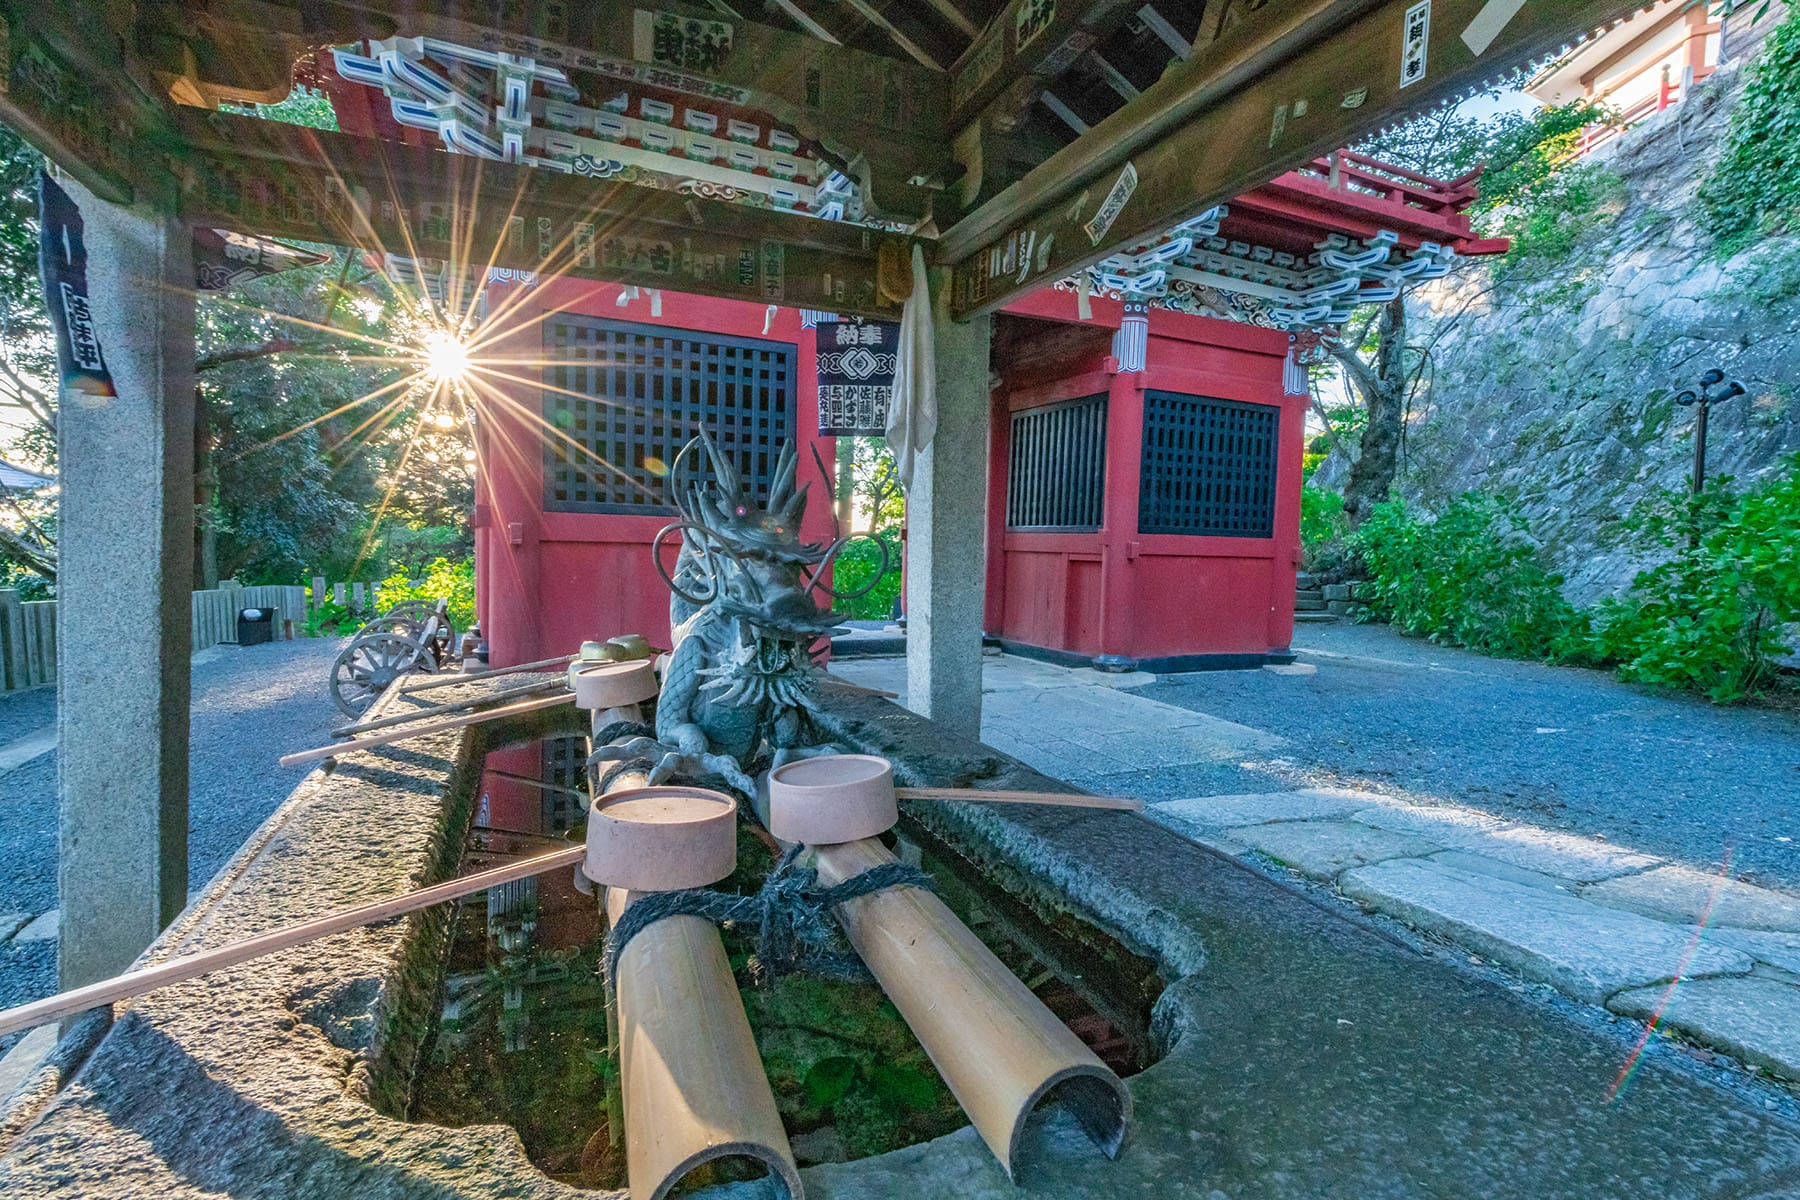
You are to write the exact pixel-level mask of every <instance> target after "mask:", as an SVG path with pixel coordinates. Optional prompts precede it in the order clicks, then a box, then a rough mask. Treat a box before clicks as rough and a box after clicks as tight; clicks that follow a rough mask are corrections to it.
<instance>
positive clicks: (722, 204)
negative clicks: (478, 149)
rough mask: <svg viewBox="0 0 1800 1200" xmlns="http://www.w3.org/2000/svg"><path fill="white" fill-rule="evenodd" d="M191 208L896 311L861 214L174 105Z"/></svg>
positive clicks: (779, 298) (470, 260)
mask: <svg viewBox="0 0 1800 1200" xmlns="http://www.w3.org/2000/svg"><path fill="white" fill-rule="evenodd" d="M176 120H177V125H178V126H179V128H180V129H181V130H182V132H183V133H184V135H185V136H186V138H187V140H188V142H189V144H190V149H189V150H188V151H187V152H186V153H185V155H184V156H183V159H182V164H181V165H182V167H183V170H184V176H183V180H182V186H181V198H180V212H181V215H182V217H183V219H185V220H186V221H187V222H188V223H189V224H192V225H208V226H213V227H217V228H220V229H230V230H235V231H238V232H242V233H261V234H265V235H269V236H274V237H293V238H301V239H306V240H311V241H320V242H327V243H331V244H334V245H346V246H357V247H360V248H362V249H365V250H369V251H373V252H377V253H380V252H384V251H385V252H390V253H394V254H398V255H403V256H406V257H410V258H434V259H442V260H446V261H448V262H451V263H454V264H458V265H460V266H464V267H470V268H473V269H475V270H482V269H485V268H486V267H500V268H508V269H513V270H528V271H539V272H542V273H549V274H563V275H572V276H575V277H578V278H586V279H604V280H608V281H613V282H619V283H629V284H638V285H640V286H645V287H655V288H670V289H673V290H678V291H685V292H694V293H697V294H700V295H709V296H722V297H725V298H728V299H738V300H750V301H754V302H757V303H766V304H786V305H795V306H804V307H808V308H823V309H830V310H834V311H842V312H849V313H859V314H864V315H869V316H882V315H886V316H890V317H891V316H893V315H894V314H896V313H897V312H898V305H897V304H895V303H893V302H891V301H887V302H884V301H883V299H882V297H881V292H880V290H879V289H878V288H877V286H876V270H877V258H878V255H879V253H880V250H881V247H882V245H883V244H889V245H890V246H891V249H890V255H898V256H899V257H898V258H896V261H900V260H902V259H903V258H904V253H905V247H906V244H907V243H906V239H904V238H902V237H898V236H896V235H890V234H884V233H881V232H879V231H876V230H873V229H868V228H865V227H862V226H857V225H848V224H843V223H839V222H834V221H821V220H816V219H814V218H811V217H806V216H801V215H799V214H796V213H784V212H778V211H774V210H770V209H760V208H751V207H748V206H745V205H741V204H733V203H730V202H727V201H722V200H711V199H707V198H705V197H703V196H694V195H685V194H682V193H680V192H672V191H660V190H657V189H653V188H645V187H640V186H637V185H635V184H628V183H620V182H603V181H595V180H589V179H582V178H579V177H576V176H572V175H562V174H559V173H556V172H552V171H545V170H541V169H538V168H533V167H524V166H518V165H515V164H510V163H496V162H488V161H484V160H481V159H476V158H470V157H464V156H460V155H452V154H448V153H445V152H442V151H437V150H429V149H424V148H419V147H412V146H405V145H402V144H400V143H398V142H388V141H382V140H379V139H375V138H362V137H353V136H350V135H347V134H341V133H332V132H328V131H324V130H316V129H307V128H303V127H300V126H294V125H284V124H279V123H277V122H272V121H263V120H259V119H257V118H254V117H243V116H236V115H233V114H229V113H201V112H199V111H198V110H190V111H186V112H183V113H178V114H176Z"/></svg>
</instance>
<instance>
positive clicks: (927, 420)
mask: <svg viewBox="0 0 1800 1200" xmlns="http://www.w3.org/2000/svg"><path fill="white" fill-rule="evenodd" d="M912 283H913V286H912V295H910V296H908V297H907V298H906V304H905V305H904V306H903V307H902V308H901V309H900V345H899V348H898V351H897V353H896V354H895V362H894V392H893V396H892V397H891V398H890V399H889V401H888V416H887V441H888V448H889V449H891V450H892V451H893V452H894V473H895V475H896V476H898V478H899V480H900V486H901V487H902V488H903V489H904V490H905V491H906V492H907V494H909V495H910V494H911V493H912V482H913V465H914V463H915V462H917V460H918V455H919V452H920V451H921V450H923V449H925V447H927V446H929V445H930V444H931V439H932V436H933V435H935V434H936V433H937V360H936V354H935V352H934V350H933V345H932V336H931V280H930V279H929V278H928V277H927V276H926V274H925V251H924V250H922V249H921V248H920V247H919V246H918V245H917V244H916V243H915V244H914V245H913V252H912Z"/></svg>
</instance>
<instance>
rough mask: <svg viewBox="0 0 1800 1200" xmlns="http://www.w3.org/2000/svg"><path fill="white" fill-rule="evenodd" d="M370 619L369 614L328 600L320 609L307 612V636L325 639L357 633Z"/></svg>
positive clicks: (311, 609) (310, 609)
mask: <svg viewBox="0 0 1800 1200" xmlns="http://www.w3.org/2000/svg"><path fill="white" fill-rule="evenodd" d="M368 619H369V618H368V615H367V614H365V613H363V612H361V611H359V610H357V609H355V608H353V607H351V606H350V605H348V604H339V603H338V602H337V601H335V600H327V601H325V602H324V603H322V604H320V605H319V606H318V607H316V608H309V609H308V610H307V613H306V636H307V637H324V636H326V635H327V634H350V633H355V632H356V631H357V630H358V629H360V628H361V627H362V625H363V623H364V622H366V621H367V620H368Z"/></svg>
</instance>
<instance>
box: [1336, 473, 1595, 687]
mask: <svg viewBox="0 0 1800 1200" xmlns="http://www.w3.org/2000/svg"><path fill="white" fill-rule="evenodd" d="M1524 534H1525V522H1524V520H1523V519H1522V518H1521V517H1520V516H1519V515H1518V514H1517V513H1516V512H1514V511H1513V510H1512V509H1510V508H1508V507H1507V506H1506V505H1504V504H1502V503H1501V502H1500V501H1499V500H1497V499H1495V498H1494V497H1492V496H1485V495H1482V494H1480V493H1475V492H1471V493H1469V494H1468V495H1465V496H1463V497H1462V498H1461V499H1459V500H1457V501H1456V502H1455V503H1454V504H1452V505H1451V506H1450V507H1449V508H1447V509H1445V510H1444V512H1443V513H1442V514H1441V515H1439V516H1438V517H1437V518H1436V519H1435V520H1430V519H1424V518H1421V517H1418V516H1415V515H1414V514H1413V513H1411V512H1409V511H1408V510H1407V508H1406V506H1405V504H1404V503H1403V502H1401V501H1399V500H1392V501H1388V502H1387V503H1385V504H1378V505H1376V506H1375V508H1374V510H1373V511H1372V512H1371V513H1370V514H1369V516H1368V518H1367V519H1366V520H1365V521H1364V522H1363V523H1362V525H1361V526H1360V527H1359V528H1358V529H1357V530H1356V532H1355V533H1354V534H1352V535H1351V536H1350V538H1349V543H1350V546H1351V548H1352V549H1353V550H1354V551H1355V552H1356V553H1357V554H1358V555H1359V557H1360V558H1361V559H1362V562H1363V564H1364V566H1365V567H1366V569H1367V571H1368V573H1369V581H1368V582H1367V583H1365V584H1364V585H1363V587H1362V589H1361V590H1360V591H1359V592H1358V598H1359V599H1362V600H1364V601H1365V602H1366V603H1367V604H1368V605H1369V611H1370V615H1371V616H1373V617H1378V618H1381V619H1385V620H1387V621H1389V622H1391V623H1392V624H1393V625H1394V626H1395V628H1397V629H1399V630H1400V631H1401V632H1402V633H1408V634H1412V635H1414V636H1422V637H1428V638H1430V639H1431V640H1432V641H1434V642H1440V643H1443V644H1446V645H1451V646H1465V647H1467V648H1469V649H1471V650H1479V651H1481V652H1482V653H1484V654H1493V655H1497V656H1500V657H1504V658H1538V659H1545V660H1548V661H1551V662H1581V661H1589V660H1590V659H1591V649H1590V645H1591V642H1590V636H1589V630H1588V622H1587V618H1586V617H1585V616H1584V615H1583V614H1582V613H1581V612H1580V611H1579V610H1578V609H1576V608H1575V607H1574V606H1573V605H1572V604H1570V603H1569V602H1568V601H1567V600H1565V599H1564V598H1563V595H1562V590H1561V589H1562V578H1561V577H1560V576H1558V575H1555V574H1552V573H1551V572H1549V571H1547V570H1545V569H1544V567H1543V566H1542V565H1541V564H1540V563H1539V562H1538V559H1537V551H1536V548H1535V546H1533V545H1532V544H1531V543H1530V542H1529V540H1528V539H1527V538H1526V537H1525V536H1524Z"/></svg>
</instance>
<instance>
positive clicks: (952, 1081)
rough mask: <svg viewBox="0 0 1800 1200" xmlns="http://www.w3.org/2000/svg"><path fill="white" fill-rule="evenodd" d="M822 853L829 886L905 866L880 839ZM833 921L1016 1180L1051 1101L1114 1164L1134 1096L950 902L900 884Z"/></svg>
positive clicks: (823, 878) (818, 855)
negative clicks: (1031, 1133)
mask: <svg viewBox="0 0 1800 1200" xmlns="http://www.w3.org/2000/svg"><path fill="white" fill-rule="evenodd" d="M814 853H815V865H816V866H817V868H818V871H819V879H820V882H822V883H825V884H827V885H832V884H838V883H842V882H843V881H844V880H846V879H851V878H854V877H855V876H857V875H861V874H862V873H863V872H865V871H868V870H872V869H873V868H875V867H878V866H881V865H883V864H885V863H891V862H895V861H897V860H896V859H895V858H894V856H893V854H891V853H889V851H888V850H887V849H886V847H884V846H882V844H881V843H880V842H878V841H876V840H874V839H873V838H868V839H865V840H863V841H859V842H845V843H842V844H839V845H827V846H818V847H815V848H814ZM837 917H838V920H839V921H840V922H841V923H842V925H843V927H844V932H845V933H846V934H847V935H848V936H849V938H850V944H851V945H852V946H853V947H855V949H856V952H857V954H859V955H861V956H862V960H863V962H864V963H866V964H867V965H868V968H869V970H870V971H871V972H872V973H873V974H874V976H875V978H876V980H877V982H879V983H880V984H881V987H882V990H883V991H885V992H886V993H887V995H888V998H889V999H890V1000H892V1001H893V1002H894V1006H895V1007H896V1008H898V1009H899V1010H900V1015H901V1016H903V1017H905V1018H906V1023H907V1024H908V1025H910V1026H911V1027H912V1031H913V1034H914V1036H916V1037H917V1038H918V1039H919V1044H920V1045H922V1046H923V1047H924V1048H925V1052H926V1053H927V1054H928V1055H930V1057H931V1061H932V1063H933V1064H934V1065H935V1066H936V1067H937V1069H938V1073H939V1074H941V1075H942V1076H943V1077H944V1082H945V1083H947V1084H948V1085H949V1087H950V1091H951V1092H952V1094H954V1095H955V1096H956V1099H957V1103H959V1104H961V1105H962V1108H963V1111H964V1112H965V1113H967V1114H968V1117H969V1121H970V1123H972V1124H973V1125H974V1126H975V1129H976V1132H978V1133H980V1134H981V1137H982V1140H983V1141H985V1142H986V1143H987V1144H988V1148H989V1149H990V1150H992V1151H993V1152H994V1157H995V1158H997V1159H999V1160H1000V1165H1001V1166H1002V1167H1004V1168H1005V1169H1006V1173H1007V1176H1008V1178H1012V1177H1013V1176H1014V1163H1015V1158H1016V1156H1017V1154H1018V1150H1019V1143H1020V1139H1021V1135H1022V1134H1023V1133H1024V1131H1025V1126H1026V1122H1027V1119H1028V1118H1029V1117H1030V1116H1031V1114H1032V1113H1033V1112H1034V1111H1035V1110H1036V1109H1037V1108H1039V1107H1040V1106H1041V1105H1042V1104H1043V1103H1044V1102H1045V1101H1052V1102H1061V1103H1063V1104H1065V1105H1067V1106H1068V1107H1069V1108H1070V1109H1071V1110H1072V1111H1073V1112H1074V1114H1075V1116H1076V1118H1077V1119H1078V1120H1079V1121H1080V1122H1081V1125H1082V1127H1083V1128H1084V1129H1085V1130H1086V1131H1087V1134H1088V1136H1089V1137H1091V1138H1092V1139H1093V1140H1094V1142H1095V1143H1096V1144H1097V1145H1098V1146H1099V1147H1100V1149H1101V1150H1102V1151H1103V1152H1104V1153H1105V1154H1106V1155H1107V1157H1109V1158H1116V1157H1117V1156H1118V1153H1119V1150H1120V1149H1121V1147H1122V1146H1123V1145H1124V1141H1125V1131H1126V1127H1127V1125H1128V1124H1129V1122H1130V1120H1131V1093H1130V1092H1129V1091H1127V1090H1126V1088H1125V1085H1124V1083H1123V1082H1122V1081H1121V1080H1120V1079H1119V1077H1118V1076H1117V1075H1115V1074H1113V1072H1112V1071H1110V1070H1108V1069H1107V1067H1106V1065H1105V1064H1104V1063H1102V1062H1101V1061H1100V1059H1099V1058H1098V1057H1097V1056H1096V1055H1095V1054H1094V1052H1093V1051H1091V1050H1089V1049H1088V1048H1087V1046H1086V1045H1084V1044H1083V1043H1082V1041H1081V1039H1080V1038H1078V1037H1076V1036H1075V1035H1074V1034H1073V1033H1071V1032H1069V1030H1068V1028H1067V1027H1065V1026H1064V1025H1063V1024H1062V1022H1060V1021H1058V1020H1057V1019H1056V1017H1055V1015H1054V1014H1052V1013H1051V1012H1050V1010H1049V1009H1048V1008H1046V1007H1044V1003H1043V1001H1041V1000H1039V999H1038V998H1037V997H1036V996H1034V995H1033V994H1032V993H1031V990H1030V989H1029V988H1027V987H1026V986H1025V985H1024V984H1023V983H1021V982H1020V981H1019V979H1018V977H1016V976H1015V975H1013V973H1012V972H1011V971H1009V970H1007V968H1006V965H1005V964H1004V963H1002V962H1001V961H1000V960H999V959H998V958H996V957H995V956H994V953H993V951H991V950H989V949H988V948H987V947H986V946H985V945H983V944H982V942H981V940H980V939H979V938H977V937H976V936H975V935H974V934H973V933H971V932H970V931H969V928H968V926H966V925H964V924H963V923H962V922H961V921H960V920H958V919H957V917H956V914H954V913H952V912H951V911H950V909H949V908H948V907H947V906H946V905H945V904H944V902H943V901H942V900H939V899H938V898H937V897H936V896H934V895H932V894H931V893H930V892H926V891H921V890H920V889H918V888H910V887H896V888H890V889H887V890H885V891H880V892H876V893H874V894H872V895H868V896H863V897H860V898H858V899H855V900H850V901H847V902H845V903H844V904H841V905H839V906H838V908H837Z"/></svg>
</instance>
